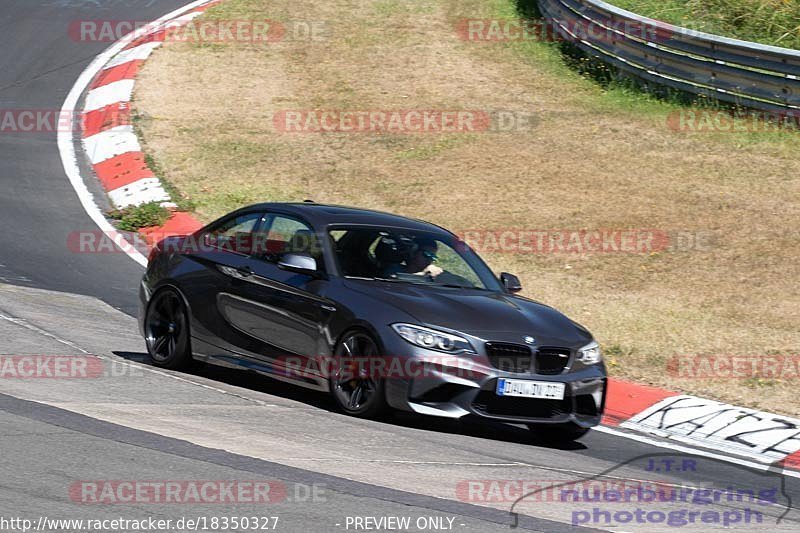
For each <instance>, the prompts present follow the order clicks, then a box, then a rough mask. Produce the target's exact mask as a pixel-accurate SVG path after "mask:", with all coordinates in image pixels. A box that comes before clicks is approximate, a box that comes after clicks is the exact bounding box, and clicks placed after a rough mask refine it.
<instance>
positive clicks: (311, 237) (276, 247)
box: [258, 215, 325, 271]
mask: <svg viewBox="0 0 800 533" xmlns="http://www.w3.org/2000/svg"><path fill="white" fill-rule="evenodd" d="M258 237H259V242H260V244H261V248H262V249H263V253H261V254H259V255H260V256H261V257H264V258H266V259H280V257H281V256H283V255H285V254H297V255H306V256H309V257H312V258H314V260H316V262H317V270H319V271H324V270H325V264H324V261H323V258H322V247H321V246H320V243H319V239H318V238H317V235H316V234H315V233H314V230H313V229H311V227H310V226H309V225H308V224H306V223H305V222H302V221H300V220H297V219H295V218H291V217H289V216H286V215H273V216H272V217H270V222H269V227H268V228H262V229H261V230H259V235H258Z"/></svg>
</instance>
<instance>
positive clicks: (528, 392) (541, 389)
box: [497, 379, 565, 400]
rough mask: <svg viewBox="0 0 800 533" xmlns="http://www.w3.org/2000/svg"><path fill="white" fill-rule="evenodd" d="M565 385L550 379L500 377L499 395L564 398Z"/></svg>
mask: <svg viewBox="0 0 800 533" xmlns="http://www.w3.org/2000/svg"><path fill="white" fill-rule="evenodd" d="M564 389H565V385H564V384H563V383H552V382H550V381H528V380H524V379H498V380H497V395H498V396H520V397H523V398H543V399H547V400H563V399H564Z"/></svg>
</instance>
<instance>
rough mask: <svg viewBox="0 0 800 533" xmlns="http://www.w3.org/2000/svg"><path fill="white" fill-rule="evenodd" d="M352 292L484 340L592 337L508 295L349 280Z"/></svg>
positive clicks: (575, 342) (564, 342)
mask: <svg viewBox="0 0 800 533" xmlns="http://www.w3.org/2000/svg"><path fill="white" fill-rule="evenodd" d="M347 285H348V287H349V288H350V289H352V290H355V291H358V292H361V293H363V294H366V295H369V296H372V297H373V298H376V299H378V300H380V301H381V302H384V303H386V304H389V305H392V306H394V307H395V308H397V309H399V310H401V311H403V312H404V313H407V314H408V315H411V316H413V317H414V318H416V319H417V320H418V321H419V323H420V324H426V325H429V326H433V327H436V326H438V327H441V328H447V329H451V330H455V331H460V332H462V333H466V334H467V335H472V336H474V337H478V338H481V339H484V340H496V341H504V342H516V343H522V342H523V339H524V337H526V336H532V337H534V338H535V339H536V344H537V345H540V346H541V345H557V346H565V347H572V348H575V347H578V346H582V345H584V344H586V343H588V342H590V341H591V339H592V336H591V334H590V333H589V332H588V331H587V330H586V329H585V328H584V327H583V326H580V325H579V324H576V323H575V322H573V321H572V320H570V319H569V318H567V317H566V316H564V315H563V314H562V313H560V312H559V311H556V310H555V309H553V308H552V307H549V306H547V305H544V304H541V303H538V302H535V301H533V300H529V299H527V298H523V297H521V296H513V295H510V294H505V293H497V292H488V291H479V290H472V289H450V288H439V287H435V286H425V287H422V286H417V285H413V284H404V283H392V282H379V281H361V280H348V281H347Z"/></svg>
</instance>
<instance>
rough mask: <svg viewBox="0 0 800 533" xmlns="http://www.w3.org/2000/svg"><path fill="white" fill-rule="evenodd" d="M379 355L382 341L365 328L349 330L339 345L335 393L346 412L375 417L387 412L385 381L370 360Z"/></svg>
mask: <svg viewBox="0 0 800 533" xmlns="http://www.w3.org/2000/svg"><path fill="white" fill-rule="evenodd" d="M379 356H380V353H379V349H378V344H377V343H376V342H375V340H374V339H373V338H372V337H371V336H370V335H368V334H367V333H365V332H362V331H351V332H348V333H346V334H345V335H344V336H343V337H342V339H341V341H339V344H337V345H336V350H335V352H334V361H333V362H334V365H333V368H332V371H331V376H330V385H331V395H332V396H333V399H334V401H336V404H337V405H338V406H339V408H340V409H341V410H342V411H344V412H345V413H347V414H349V415H353V416H358V417H362V418H373V417H376V416H378V415H379V414H381V413H383V412H385V411H386V409H387V403H386V392H385V387H384V381H383V379H381V377H380V376H375V375H372V372H371V368H372V365H371V364H370V363H371V361H373V360H374V358H376V357H379Z"/></svg>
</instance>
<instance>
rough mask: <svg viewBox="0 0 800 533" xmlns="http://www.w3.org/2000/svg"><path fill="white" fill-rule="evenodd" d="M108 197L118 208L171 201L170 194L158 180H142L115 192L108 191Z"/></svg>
mask: <svg viewBox="0 0 800 533" xmlns="http://www.w3.org/2000/svg"><path fill="white" fill-rule="evenodd" d="M108 197H109V198H111V202H113V204H114V205H116V206H117V207H128V206H130V205H142V204H146V203H148V202H168V201H169V194H167V192H166V191H165V190H164V188H163V187H162V186H161V182H160V181H158V178H142V179H140V180H138V181H134V182H133V183H129V184H128V185H125V186H123V187H119V188H118V189H114V190H113V191H108Z"/></svg>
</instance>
